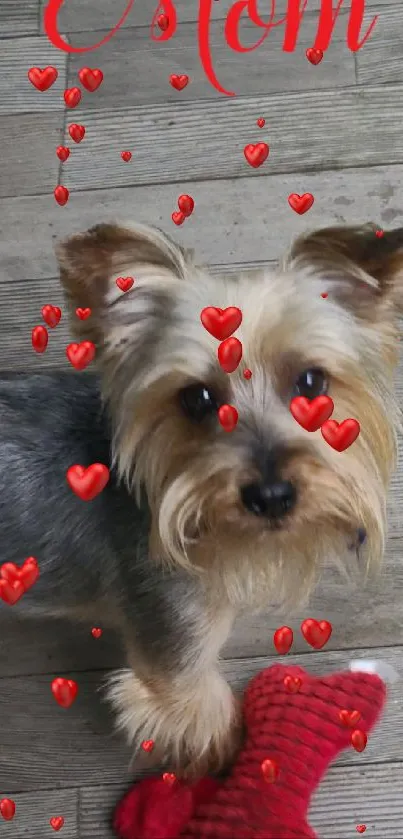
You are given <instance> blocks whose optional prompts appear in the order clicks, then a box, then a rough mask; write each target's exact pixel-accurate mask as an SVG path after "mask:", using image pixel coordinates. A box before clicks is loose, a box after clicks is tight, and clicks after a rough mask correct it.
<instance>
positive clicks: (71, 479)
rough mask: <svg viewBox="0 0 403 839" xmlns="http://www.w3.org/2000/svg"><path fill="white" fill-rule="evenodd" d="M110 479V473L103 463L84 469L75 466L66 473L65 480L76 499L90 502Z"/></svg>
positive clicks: (93, 464) (92, 464)
mask: <svg viewBox="0 0 403 839" xmlns="http://www.w3.org/2000/svg"><path fill="white" fill-rule="evenodd" d="M109 478H110V472H109V469H108V467H107V466H105V464H104V463H91V466H88V467H87V468H85V467H84V466H79V465H78V464H75V465H74V466H70V468H69V469H68V470H67V472H66V480H67V483H68V485H69V487H70V489H72V490H73V492H74V493H75V495H77V496H78V498H81V500H82V501H92V500H93V498H96V497H97V495H99V494H100V493H101V492H102V490H103V489H105V487H106V485H107V483H108V481H109Z"/></svg>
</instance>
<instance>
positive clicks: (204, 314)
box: [200, 306, 242, 341]
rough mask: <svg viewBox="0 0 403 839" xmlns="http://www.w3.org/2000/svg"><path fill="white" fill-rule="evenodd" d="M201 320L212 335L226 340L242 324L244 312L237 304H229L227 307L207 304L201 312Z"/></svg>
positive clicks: (220, 339)
mask: <svg viewBox="0 0 403 839" xmlns="http://www.w3.org/2000/svg"><path fill="white" fill-rule="evenodd" d="M200 320H201V322H202V324H203V326H204V328H205V329H207V332H209V333H210V335H213V337H214V338H217V339H218V340H219V341H224V340H225V338H229V336H230V335H232V333H233V332H235V331H236V330H237V329H238V327H239V326H240V325H241V323H242V312H241V310H240V309H238V308H237V306H228V307H227V308H226V309H219V308H217V306H206V308H205V309H202V311H201V313H200Z"/></svg>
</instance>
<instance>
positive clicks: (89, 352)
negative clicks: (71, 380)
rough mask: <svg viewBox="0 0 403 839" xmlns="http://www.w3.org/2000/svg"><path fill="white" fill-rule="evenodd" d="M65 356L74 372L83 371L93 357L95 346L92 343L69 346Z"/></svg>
mask: <svg viewBox="0 0 403 839" xmlns="http://www.w3.org/2000/svg"><path fill="white" fill-rule="evenodd" d="M66 355H67V358H68V360H69V362H70V364H72V365H73V367H75V369H76V370H85V368H86V367H88V365H89V364H91V361H92V359H93V358H94V356H95V344H93V343H92V341H81V344H76V343H73V344H69V345H68V346H67V347H66Z"/></svg>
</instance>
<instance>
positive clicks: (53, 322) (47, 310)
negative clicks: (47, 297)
mask: <svg viewBox="0 0 403 839" xmlns="http://www.w3.org/2000/svg"><path fill="white" fill-rule="evenodd" d="M61 316H62V310H61V309H59V307H58V306H51V305H50V303H48V304H47V305H46V306H43V307H42V317H43V319H44V321H45V323H47V325H48V326H50V328H51V329H54V327H55V326H57V324H58V323H59V321H60V318H61Z"/></svg>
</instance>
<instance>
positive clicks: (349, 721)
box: [339, 708, 361, 728]
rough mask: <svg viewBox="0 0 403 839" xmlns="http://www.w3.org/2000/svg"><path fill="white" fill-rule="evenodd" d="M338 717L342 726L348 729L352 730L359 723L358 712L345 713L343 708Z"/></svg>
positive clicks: (359, 715)
mask: <svg viewBox="0 0 403 839" xmlns="http://www.w3.org/2000/svg"><path fill="white" fill-rule="evenodd" d="M339 717H340V720H341V722H342V723H343V725H346V726H347V727H348V728H353V726H354V725H357V722H359V721H360V719H361V714H360V712H359V711H347V710H346V709H345V708H343V710H342V711H339Z"/></svg>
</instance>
